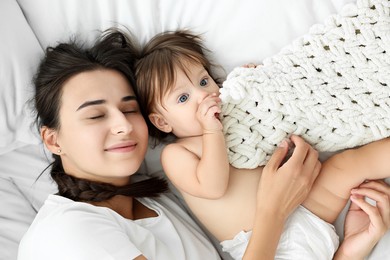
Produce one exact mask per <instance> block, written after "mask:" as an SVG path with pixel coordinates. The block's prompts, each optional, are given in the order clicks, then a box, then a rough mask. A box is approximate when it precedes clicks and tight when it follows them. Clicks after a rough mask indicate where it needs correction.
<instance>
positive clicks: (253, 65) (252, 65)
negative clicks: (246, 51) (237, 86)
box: [242, 63, 261, 68]
mask: <svg viewBox="0 0 390 260" xmlns="http://www.w3.org/2000/svg"><path fill="white" fill-rule="evenodd" d="M257 66H261V65H256V64H254V63H248V64H245V65H242V67H243V68H257Z"/></svg>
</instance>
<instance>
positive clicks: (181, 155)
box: [136, 31, 390, 259]
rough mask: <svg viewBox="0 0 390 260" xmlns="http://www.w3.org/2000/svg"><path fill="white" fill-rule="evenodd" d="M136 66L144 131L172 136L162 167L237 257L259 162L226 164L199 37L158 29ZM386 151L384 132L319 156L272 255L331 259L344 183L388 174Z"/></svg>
mask: <svg viewBox="0 0 390 260" xmlns="http://www.w3.org/2000/svg"><path fill="white" fill-rule="evenodd" d="M136 67H137V71H136V77H137V85H138V86H137V89H136V92H137V95H138V98H139V102H140V106H141V109H142V110H143V113H144V115H145V116H146V117H148V118H149V122H148V123H149V128H150V134H151V135H152V136H154V137H156V138H157V139H158V140H163V139H164V138H165V137H167V136H168V135H170V134H173V135H174V136H175V137H176V140H175V141H174V142H172V143H170V144H168V145H166V146H165V148H164V149H163V151H162V154H161V162H162V165H163V168H164V171H165V173H166V175H167V176H168V178H169V179H170V180H171V182H172V183H173V184H174V186H175V187H176V188H177V189H178V191H179V192H180V194H181V195H182V196H183V198H184V200H185V202H186V204H187V205H188V206H189V208H190V209H191V211H192V212H193V214H194V215H195V216H196V217H197V218H198V220H199V221H200V222H201V223H202V224H203V225H204V226H205V228H207V229H208V230H209V231H210V232H211V233H212V234H213V235H214V236H215V237H216V238H217V239H218V240H219V241H220V242H221V245H222V247H223V250H224V251H227V252H229V253H230V254H231V255H232V256H233V257H234V258H235V259H241V258H242V256H243V254H244V252H245V249H246V246H247V244H248V241H249V238H250V235H251V230H252V228H253V223H254V216H255V212H256V191H257V186H258V183H259V180H260V178H261V173H262V171H263V168H264V167H263V166H261V167H258V168H256V169H251V170H248V169H237V168H234V167H232V166H231V165H229V161H228V157H227V150H226V146H225V139H224V135H223V132H222V129H223V126H222V124H221V121H220V120H219V114H220V113H221V109H220V102H221V100H220V98H219V97H218V95H219V86H218V84H217V83H216V82H215V80H214V78H213V77H212V76H211V69H210V68H211V63H210V61H209V60H208V59H207V58H206V56H205V49H204V47H203V46H202V44H201V41H200V39H199V38H198V37H197V36H194V35H192V34H190V33H188V32H181V31H180V32H174V33H164V34H160V35H158V36H156V37H155V38H153V39H152V40H151V41H150V42H149V43H148V44H147V45H146V46H145V47H144V49H143V54H142V58H141V59H140V60H139V61H138V63H137V65H136ZM290 139H291V142H292V143H293V144H294V145H295V146H296V148H295V150H297V149H298V151H295V152H300V153H307V155H306V156H307V157H306V158H308V157H310V156H314V155H313V153H316V152H315V151H312V150H302V146H300V143H301V142H303V140H302V139H301V138H300V137H298V136H292V137H291V138H290ZM281 145H282V146H287V145H288V144H287V142H286V141H284V142H282V144H281ZM389 154H390V139H389V138H387V139H383V140H380V141H376V142H373V143H371V144H368V145H365V146H363V147H361V148H359V149H354V150H346V151H344V152H342V153H339V154H336V155H334V156H332V157H331V158H329V159H328V160H327V161H326V162H324V163H323V165H322V169H321V172H320V175H319V177H318V178H317V180H316V183H315V184H314V186H313V188H312V190H311V193H310V194H309V196H308V198H307V200H306V201H305V202H304V203H303V204H302V206H300V207H299V208H298V209H297V210H296V211H295V212H294V213H293V214H292V215H291V216H290V218H289V220H288V221H287V223H286V225H285V229H284V233H283V235H282V237H281V239H280V242H279V246H278V249H277V253H276V257H275V258H283V257H286V258H288V259H291V256H295V257H297V256H299V259H332V258H333V255H334V253H335V251H336V250H337V247H338V237H337V235H336V233H335V230H334V227H333V226H332V225H331V224H330V223H333V222H334V221H335V220H336V218H337V216H338V215H339V213H340V212H341V210H342V209H343V208H344V206H345V205H346V203H347V201H348V199H349V198H350V195H351V189H353V188H354V187H357V186H359V185H360V184H361V183H363V182H364V181H365V180H367V179H370V180H373V179H383V178H386V177H389V176H390V164H389V163H388V160H389ZM287 163H294V162H293V161H287ZM318 167H320V166H318ZM275 217H276V218H277V217H278V216H275ZM270 221H272V219H270ZM264 225H266V223H264ZM387 228H388V227H387ZM378 239H379V238H378ZM289 255H291V256H290V258H289V257H288V256H289Z"/></svg>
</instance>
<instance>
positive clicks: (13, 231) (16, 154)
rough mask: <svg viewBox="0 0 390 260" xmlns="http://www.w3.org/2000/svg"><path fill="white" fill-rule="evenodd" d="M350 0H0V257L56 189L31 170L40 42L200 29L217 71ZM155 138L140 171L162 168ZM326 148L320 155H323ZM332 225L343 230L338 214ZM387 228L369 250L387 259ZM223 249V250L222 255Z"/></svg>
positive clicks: (43, 160)
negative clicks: (112, 32) (115, 29)
mask: <svg viewBox="0 0 390 260" xmlns="http://www.w3.org/2000/svg"><path fill="white" fill-rule="evenodd" d="M354 2H355V1H354V0H316V1H314V0H295V1H289V0H273V1H267V0H243V1H235V0H214V1H207V0H191V1H174V0H132V1H130V0H115V1H111V0H98V1H95V0H84V1H78V0H67V1H61V0H34V1H29V0H2V1H0V35H1V41H0V99H1V106H0V107H1V109H0V113H1V115H0V118H1V124H0V197H1V200H0V209H1V210H0V248H1V249H0V259H2V260H11V259H16V256H17V249H18V243H19V241H20V239H21V237H22V236H23V234H24V232H25V231H26V230H27V228H28V227H29V224H30V223H31V222H32V220H33V218H34V216H35V214H36V213H37V211H38V209H39V208H40V206H41V205H42V203H43V201H44V200H45V198H46V196H47V195H48V194H50V193H54V192H55V190H56V189H55V185H54V184H53V182H52V181H51V180H50V179H49V177H48V174H47V173H44V174H42V176H41V177H39V178H38V176H40V174H41V173H42V171H43V170H44V169H45V167H46V166H47V165H48V163H49V161H50V159H49V158H50V155H49V153H48V152H47V151H45V149H44V147H43V146H42V145H41V144H40V141H39V136H38V135H37V129H36V128H35V127H34V125H32V122H33V120H34V118H33V115H32V113H31V109H30V107H29V106H30V105H29V103H28V102H27V101H28V100H29V98H30V97H31V95H32V92H33V88H32V85H31V79H32V77H33V74H34V72H35V70H36V68H37V65H38V63H39V60H40V58H41V57H42V55H43V52H44V49H45V48H46V47H47V46H50V45H55V44H56V43H57V42H59V41H66V40H68V39H70V37H71V36H80V37H83V38H84V39H85V40H86V41H92V40H93V39H94V38H95V37H96V36H97V35H98V34H99V33H100V32H101V31H103V30H104V29H107V28H109V27H112V26H125V27H127V28H129V29H130V30H131V32H132V33H133V34H134V36H135V37H136V38H137V39H138V40H139V42H140V44H143V43H145V42H146V41H147V40H148V39H150V38H151V37H152V36H154V35H155V34H156V33H159V32H162V31H166V30H175V29H178V28H187V29H191V30H193V31H194V32H197V33H202V34H203V37H204V39H205V44H206V46H207V47H208V48H209V49H210V50H211V51H212V58H213V60H214V61H215V62H217V63H218V64H220V65H221V66H222V68H223V70H224V73H223V72H221V75H226V74H227V73H228V72H230V71H231V70H233V68H235V67H237V66H240V65H243V64H247V63H257V64H260V63H262V61H263V60H264V59H265V58H267V57H270V56H273V55H275V54H277V53H278V52H279V51H280V50H281V49H282V48H283V47H284V46H286V45H288V44H290V43H291V42H292V41H293V40H294V39H296V38H298V37H300V36H302V35H304V34H305V33H307V32H308V31H309V28H310V27H311V26H312V25H314V24H317V23H321V22H322V21H324V20H325V19H326V18H327V17H328V16H330V15H332V14H335V13H338V12H340V11H341V9H342V8H343V6H345V5H347V4H351V3H352V4H353V3H354ZM160 148H161V147H157V148H156V149H150V150H149V152H148V154H147V158H146V160H145V163H144V165H143V166H142V169H141V172H144V173H146V174H151V175H153V174H162V170H161V166H160V164H159V151H160ZM324 156H326V155H324ZM344 215H345V210H344V212H343V213H342V214H341V215H340V217H339V219H338V220H337V222H336V224H335V226H336V229H337V231H338V233H339V235H340V237H341V239H342V235H341V234H342V228H343V217H344ZM389 244H390V232H388V233H387V234H386V236H385V237H384V238H383V239H382V240H381V241H380V243H379V244H378V245H377V246H376V248H375V249H374V251H373V252H372V254H371V255H370V257H369V259H370V260H372V259H390V258H389V256H390V248H389V247H388V245H389ZM222 256H223V257H224V258H226V259H229V258H228V257H227V256H226V255H222Z"/></svg>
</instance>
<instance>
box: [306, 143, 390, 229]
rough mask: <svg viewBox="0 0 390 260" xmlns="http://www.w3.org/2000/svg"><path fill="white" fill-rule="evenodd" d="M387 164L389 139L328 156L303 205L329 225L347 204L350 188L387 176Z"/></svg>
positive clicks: (389, 155) (389, 152) (389, 168)
mask: <svg viewBox="0 0 390 260" xmlns="http://www.w3.org/2000/svg"><path fill="white" fill-rule="evenodd" d="M389 162H390V139H389V138H387V139H384V140H380V141H376V142H373V143H370V144H368V145H365V146H362V147H360V148H358V149H351V150H347V151H344V152H342V153H339V154H336V155H334V156H332V157H331V158H329V159H328V160H327V161H325V162H324V163H323V165H322V168H321V172H320V174H319V176H318V178H317V180H316V182H315V183H314V185H313V188H312V190H311V192H310V194H309V196H308V198H307V199H306V201H305V202H304V203H303V206H305V207H306V208H307V209H308V210H310V211H311V212H313V213H314V214H316V215H317V216H319V217H320V218H322V219H324V220H325V221H327V222H329V223H333V222H334V221H335V220H336V218H337V216H338V215H339V213H340V212H341V210H342V209H343V208H344V206H345V204H346V203H347V201H348V199H349V196H350V190H351V189H353V188H354V187H357V186H359V185H360V184H361V183H362V182H364V181H365V180H367V179H371V180H373V179H383V178H386V177H389V176H390V163H389Z"/></svg>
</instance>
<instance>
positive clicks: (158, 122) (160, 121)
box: [149, 113, 172, 133]
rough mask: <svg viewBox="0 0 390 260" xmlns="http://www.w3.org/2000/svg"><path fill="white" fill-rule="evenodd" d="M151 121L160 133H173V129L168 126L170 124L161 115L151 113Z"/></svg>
mask: <svg viewBox="0 0 390 260" xmlns="http://www.w3.org/2000/svg"><path fill="white" fill-rule="evenodd" d="M149 120H150V122H152V124H153V125H154V126H155V127H157V128H158V129H159V130H160V131H163V132H165V133H170V132H172V127H171V126H170V125H169V124H168V122H167V121H166V120H165V118H164V117H163V116H162V115H161V114H158V113H151V114H150V115H149Z"/></svg>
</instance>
